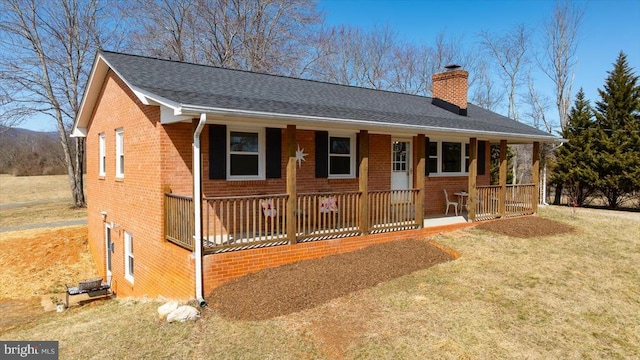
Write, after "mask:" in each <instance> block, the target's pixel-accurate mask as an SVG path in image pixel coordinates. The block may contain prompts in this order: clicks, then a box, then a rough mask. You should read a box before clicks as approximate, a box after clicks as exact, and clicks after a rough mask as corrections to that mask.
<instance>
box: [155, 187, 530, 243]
mask: <svg viewBox="0 0 640 360" xmlns="http://www.w3.org/2000/svg"><path fill="white" fill-rule="evenodd" d="M476 190H477V192H476V193H477V200H476V220H489V219H494V218H498V217H500V216H501V214H500V211H501V208H500V191H501V188H500V186H478V187H477V188H476ZM534 191H535V186H534V185H531V184H525V185H509V186H507V188H506V194H505V198H506V201H505V205H504V211H505V214H504V215H505V216H515V215H526V214H532V213H533V201H534V198H535V197H534V193H533V192H534ZM418 194H419V190H418V189H409V190H387V191H370V192H369V193H368V194H367V207H368V213H367V214H363V213H361V212H362V209H361V207H360V202H361V200H362V199H361V198H362V196H363V195H362V193H361V192H358V191H352V192H322V193H307V194H298V196H297V198H296V201H295V206H296V209H295V211H293V214H294V215H295V216H294V217H293V219H287V216H286V214H287V200H288V195H287V194H272V195H255V196H234V197H205V198H204V199H203V200H202V201H203V222H202V232H203V233H202V242H203V249H204V251H205V253H215V252H224V251H230V250H238V249H247V248H253V247H263V246H273V245H282V244H288V243H289V242H290V237H289V234H288V233H287V231H288V230H287V221H295V226H293V228H294V229H295V239H296V241H299V242H306V241H315V240H324V239H333V238H337V237H346V236H353V235H359V234H363V233H366V232H370V233H378V232H385V231H399V230H405V229H412V228H419V227H421V226H422V224H419V223H418V222H417V217H416V208H415V207H416V201H417V196H418ZM165 212H166V213H165V237H166V239H167V240H168V241H170V242H173V243H175V244H177V245H179V246H182V247H184V248H187V249H193V247H194V234H195V231H194V230H195V224H194V213H193V200H192V199H191V198H190V197H186V196H180V195H174V194H166V195H165ZM363 219H366V220H367V221H362V220H363ZM365 223H366V224H367V226H368V228H367V229H363V228H362V227H361V226H362V225H363V224H365Z"/></svg>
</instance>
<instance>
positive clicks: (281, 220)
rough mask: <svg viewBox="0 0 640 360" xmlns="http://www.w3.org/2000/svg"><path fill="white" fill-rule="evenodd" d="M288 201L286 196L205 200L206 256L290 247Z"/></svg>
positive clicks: (204, 235) (213, 198) (204, 241)
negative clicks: (208, 253)
mask: <svg viewBox="0 0 640 360" xmlns="http://www.w3.org/2000/svg"><path fill="white" fill-rule="evenodd" d="M287 198H288V195H287V194H275V195H256V196H234V197H211V198H207V197H205V198H204V204H203V206H204V211H203V224H202V232H203V234H202V235H203V248H204V251H205V253H207V252H223V251H228V250H231V249H245V248H252V247H258V246H272V245H280V244H286V243H288V242H289V241H288V237H287V226H286V220H287V219H286V216H285V214H286V203H287Z"/></svg>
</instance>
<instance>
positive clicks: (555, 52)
mask: <svg viewBox="0 0 640 360" xmlns="http://www.w3.org/2000/svg"><path fill="white" fill-rule="evenodd" d="M583 16H584V9H581V8H579V7H578V6H577V5H574V4H572V3H571V1H570V0H557V2H556V7H555V9H554V12H553V16H552V17H551V18H549V19H548V21H546V22H545V24H544V50H545V53H544V59H542V60H540V59H539V60H538V63H539V65H540V68H541V69H542V71H543V72H544V73H545V74H546V75H547V76H548V77H549V79H551V81H553V83H554V85H555V90H556V94H555V95H556V106H557V108H558V119H559V121H560V126H561V127H562V129H563V130H564V128H565V127H566V125H567V122H568V113H569V107H570V106H571V89H572V85H573V76H574V74H575V67H576V62H577V59H576V50H577V47H578V31H579V30H580V24H581V23H582V18H583Z"/></svg>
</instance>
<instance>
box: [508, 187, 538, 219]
mask: <svg viewBox="0 0 640 360" xmlns="http://www.w3.org/2000/svg"><path fill="white" fill-rule="evenodd" d="M535 189H536V187H535V185H534V184H520V185H507V194H506V195H507V196H506V201H505V211H506V215H507V216H509V215H511V216H515V215H530V214H533V202H534V199H535V196H534V192H535Z"/></svg>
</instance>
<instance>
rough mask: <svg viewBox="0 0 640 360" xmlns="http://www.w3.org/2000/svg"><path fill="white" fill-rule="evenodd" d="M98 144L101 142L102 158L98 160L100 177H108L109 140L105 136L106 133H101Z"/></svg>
mask: <svg viewBox="0 0 640 360" xmlns="http://www.w3.org/2000/svg"><path fill="white" fill-rule="evenodd" d="M98 142H99V146H100V158H99V159H98V161H99V163H100V164H99V165H98V167H99V172H98V174H99V176H106V175H107V139H106V136H105V133H100V134H99V135H98Z"/></svg>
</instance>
